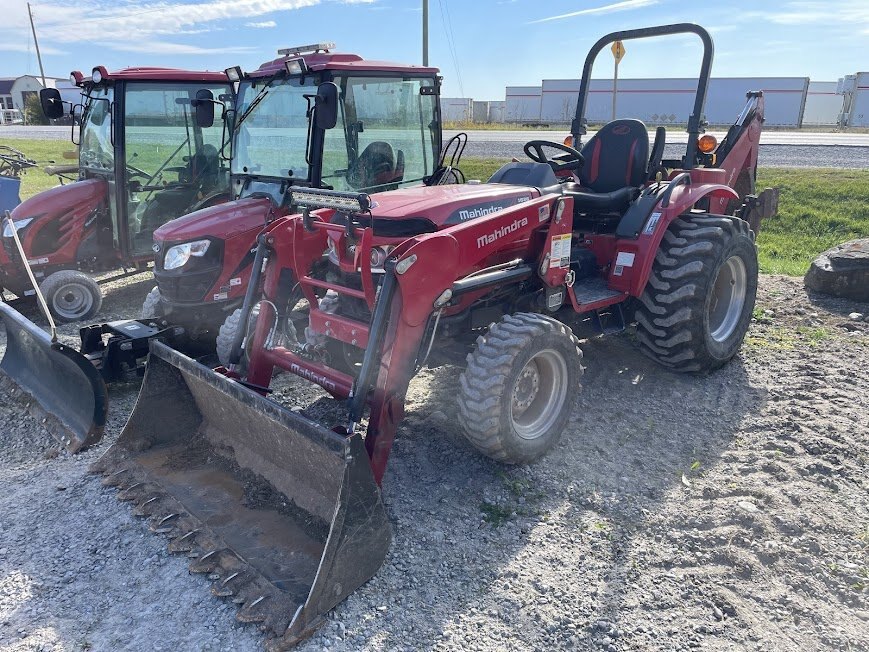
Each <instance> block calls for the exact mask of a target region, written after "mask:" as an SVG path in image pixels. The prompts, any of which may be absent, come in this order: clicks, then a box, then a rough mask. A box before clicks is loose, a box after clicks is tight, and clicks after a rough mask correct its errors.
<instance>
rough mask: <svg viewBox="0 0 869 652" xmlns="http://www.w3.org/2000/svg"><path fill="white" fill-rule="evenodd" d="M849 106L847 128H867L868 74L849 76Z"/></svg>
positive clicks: (868, 120)
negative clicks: (850, 78) (850, 79)
mask: <svg viewBox="0 0 869 652" xmlns="http://www.w3.org/2000/svg"><path fill="white" fill-rule="evenodd" d="M850 77H852V79H853V81H852V82H851V84H850V88H849V89H848V91H850V93H851V95H850V98H849V99H850V106H849V107H848V109H847V123H846V124H847V125H848V126H849V127H869V72H858V73H857V74H855V75H852V76H850Z"/></svg>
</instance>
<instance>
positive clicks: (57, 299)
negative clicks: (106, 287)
mask: <svg viewBox="0 0 869 652" xmlns="http://www.w3.org/2000/svg"><path fill="white" fill-rule="evenodd" d="M51 304H52V307H53V308H54V311H55V312H56V313H57V314H58V315H60V316H61V317H63V318H64V319H77V318H79V317H81V316H83V315H85V314H87V312H88V311H89V310H90V309H91V307H92V306H93V305H94V298H93V296H91V293H90V292H88V290H87V288H85V287H83V286H81V285H79V284H78V283H67V284H66V285H62V286H60V287H59V288H58V290H57V292H55V293H54V298H53V299H52V301H51Z"/></svg>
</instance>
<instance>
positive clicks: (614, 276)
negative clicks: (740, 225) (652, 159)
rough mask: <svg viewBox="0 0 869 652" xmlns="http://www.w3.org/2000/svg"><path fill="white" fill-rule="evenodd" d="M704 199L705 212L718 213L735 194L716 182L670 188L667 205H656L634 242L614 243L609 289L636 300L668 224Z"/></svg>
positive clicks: (721, 211) (644, 286) (621, 240)
mask: <svg viewBox="0 0 869 652" xmlns="http://www.w3.org/2000/svg"><path fill="white" fill-rule="evenodd" d="M706 197H708V198H709V212H710V213H716V214H720V213H723V212H724V208H725V207H726V206H727V202H728V201H730V200H731V199H734V198H738V195H737V193H736V192H735V191H734V190H733V189H732V188H731V187H730V186H725V185H723V184H718V183H704V184H692V185H680V186H678V187H676V188H674V189H673V192H672V194H671V195H670V200H669V203H668V205H667V206H666V207H664V206H662V204H661V203H660V202H659V203H658V205H657V206H656V207H655V210H654V211H652V215H651V216H650V217H649V219H648V220H647V221H646V224H645V226H644V228H643V230H642V232H641V233H640V236H639V237H638V238H637V239H636V240H633V239H620V240H618V241H617V243H616V256H615V259H614V263H613V265H612V267H611V268H610V271H609V278H608V281H609V287H610V288H612V289H613V290H619V291H622V292H627V293H628V294H629V295H631V296H633V297H639V296H640V295H641V294H642V293H643V290H644V289H645V288H646V283H647V282H648V280H649V274H651V271H652V263H653V262H654V261H655V255H656V254H657V253H658V248H659V247H660V245H661V240H663V238H664V233H665V232H666V231H667V229H668V228H669V226H670V224H671V223H672V222H673V220H675V219H677V218H678V217H679V216H680V215H682V214H683V213H685V212H687V211H688V210H690V209H691V208H692V207H693V206H694V205H695V204H696V203H697V202H699V201H700V200H702V199H704V198H706Z"/></svg>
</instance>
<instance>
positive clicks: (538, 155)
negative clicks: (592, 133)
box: [522, 140, 585, 172]
mask: <svg viewBox="0 0 869 652" xmlns="http://www.w3.org/2000/svg"><path fill="white" fill-rule="evenodd" d="M544 147H549V148H551V149H557V150H561V151H562V152H566V153H567V154H569V155H570V157H569V158H567V159H560V160H559V159H550V158H548V157H547V156H546V154H544V153H543V148H544ZM522 149H523V150H524V151H525V156H527V157H528V158H530V159H531V160H532V161H534V162H535V163H546V164H547V165H548V166H549V167H551V168H552V171H553V172H561V171H562V170H579V169H580V168H582V166H583V165H585V157H584V156H583V155H582V154H581V153H580V151H579V150H578V149H574V148H573V147H570V146H568V145H562V144H561V143H555V142H552V141H549V140H529V141H528V142H527V143H525V147H523V148H522Z"/></svg>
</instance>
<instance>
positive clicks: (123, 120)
mask: <svg viewBox="0 0 869 652" xmlns="http://www.w3.org/2000/svg"><path fill="white" fill-rule="evenodd" d="M72 77H73V79H75V81H76V83H77V85H79V86H80V87H81V88H82V97H83V103H82V107H81V109H82V114H81V131H80V141H79V166H80V170H81V172H80V174H81V178H82V179H93V178H98V179H103V180H105V181H106V183H107V185H108V188H109V195H110V196H109V201H108V205H107V208H108V215H107V216H106V217H107V218H108V219H107V220H106V222H105V224H104V226H105V231H104V233H103V237H104V238H105V242H103V243H102V244H103V245H104V246H107V247H109V248H111V249H113V250H115V251H118V252H119V253H120V256H121V258H123V259H136V258H140V257H150V256H151V255H152V251H151V246H152V235H153V233H154V230H155V229H157V228H158V227H159V226H161V225H162V224H165V223H166V222H168V221H170V220H172V219H174V218H176V217H179V216H181V215H185V214H186V213H189V212H191V211H194V210H196V209H197V208H200V207H202V206H205V205H209V204H210V203H213V202H214V201H215V198H217V197H221V195H224V196H225V194H226V192H227V189H228V187H229V171H228V170H227V169H226V168H225V167H224V166H223V165H222V164H221V160H220V156H219V148H220V145H221V140H222V137H223V124H222V123H221V122H219V121H218V122H213V123H212V124H211V125H208V126H203V125H201V124H199V123H198V122H197V120H196V119H195V113H196V105H197V102H217V103H221V104H222V103H223V102H231V99H232V89H231V87H230V86H229V84H228V83H227V79H226V77H225V76H224V75H223V73H208V72H205V73H188V72H184V71H178V70H169V69H162V68H130V69H127V70H122V71H119V72H117V73H108V72H107V71H106V70H105V69H104V68H102V67H101V66H100V67H97V68H95V69H94V71H93V74H92V76H91V78H90V79H89V80H86V79H85V78H84V77H83V76H82V75H81V73H78V72H75V73H73V75H72ZM224 198H225V197H224Z"/></svg>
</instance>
